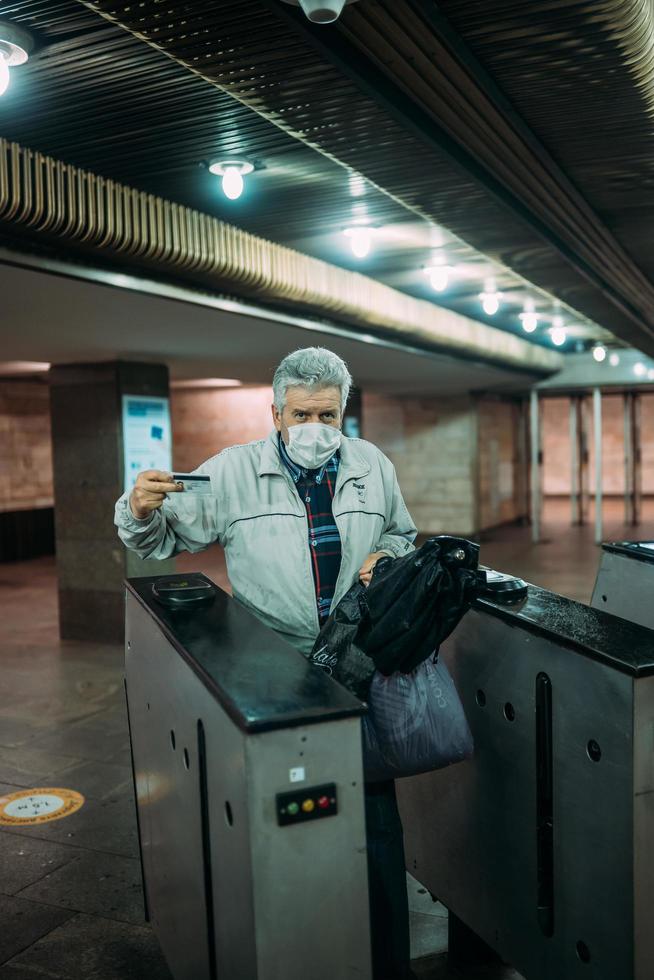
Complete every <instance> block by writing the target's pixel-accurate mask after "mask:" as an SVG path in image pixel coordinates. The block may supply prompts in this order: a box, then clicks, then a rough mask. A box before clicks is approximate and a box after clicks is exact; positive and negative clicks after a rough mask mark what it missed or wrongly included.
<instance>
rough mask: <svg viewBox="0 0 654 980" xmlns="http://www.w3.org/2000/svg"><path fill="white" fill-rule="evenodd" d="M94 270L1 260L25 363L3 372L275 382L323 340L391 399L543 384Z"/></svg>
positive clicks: (5, 350) (6, 315)
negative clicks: (304, 350)
mask: <svg viewBox="0 0 654 980" xmlns="http://www.w3.org/2000/svg"><path fill="white" fill-rule="evenodd" d="M80 274H81V273H80ZM87 274H88V278H87V279H73V278H70V276H69V275H56V274H49V273H45V272H42V271H39V270H36V269H28V268H18V267H14V266H10V265H8V264H3V263H2V262H0V295H2V297H3V320H4V323H5V324H11V327H12V329H11V331H7V332H6V333H5V335H3V343H2V360H3V362H23V364H22V365H16V364H15V363H14V364H12V365H7V364H5V370H4V371H3V363H2V362H0V377H2V376H3V374H7V375H15V374H16V373H22V374H30V375H33V374H35V373H39V372H43V371H44V370H46V369H47V366H48V362H50V363H57V364H65V363H74V362H78V363H85V362H86V363H89V362H94V361H106V360H114V359H116V358H119V359H124V360H131V361H138V360H141V361H144V362H148V363H158V364H161V363H165V364H167V365H168V366H169V368H170V372H171V377H172V378H173V379H177V380H181V379H189V378H211V377H213V378H230V379H235V380H238V381H240V382H242V383H246V384H270V383H271V381H272V375H273V372H274V370H275V367H276V366H277V364H278V363H279V361H280V360H281V359H282V358H283V357H284V356H285V355H286V354H288V353H289V352H290V351H292V350H295V349H296V348H298V347H304V346H313V345H317V346H328V347H329V348H330V349H331V350H334V351H336V353H338V354H339V355H340V356H341V357H343V358H344V359H345V360H346V362H347V364H348V366H349V368H350V371H351V372H352V374H353V376H354V379H355V382H356V384H357V385H359V386H360V387H361V388H364V389H365V390H366V391H372V392H379V393H384V394H388V395H400V394H405V395H406V394H412V395H423V394H424V395H454V394H464V393H468V392H471V391H481V390H483V391H502V392H511V391H514V392H520V391H523V390H525V389H526V388H527V387H529V386H530V385H531V384H532V383H533V382H534V381H535V380H537V378H536V377H535V376H532V375H529V374H524V373H519V372H510V371H504V370H501V369H499V368H493V367H491V366H490V365H488V364H485V363H484V364H482V363H478V362H475V361H465V360H463V359H462V358H456V357H448V356H446V355H442V354H427V353H425V351H420V350H412V349H411V348H409V347H405V346H402V345H399V344H390V343H387V344H384V343H380V342H379V341H378V340H377V339H374V340H373V338H371V337H367V336H366V335H365V334H362V333H355V332H354V331H347V330H345V329H339V328H333V327H330V326H328V325H321V324H317V323H315V322H313V321H310V320H305V319H301V318H298V317H291V316H286V315H284V314H283V313H280V312H275V313H269V312H267V311H265V310H257V309H256V308H255V307H253V306H251V305H250V306H246V305H242V306H239V304H237V303H234V302H230V301H228V300H227V301H226V300H220V299H217V298H212V297H208V296H200V295H198V294H194V293H192V292H191V291H184V290H182V289H179V288H176V287H170V288H168V289H166V288H165V287H162V286H161V285H160V284H159V283H157V284H154V283H153V284H148V283H145V282H144V280H142V279H141V278H136V277H135V278H134V279H130V278H129V277H127V276H125V275H122V274H114V273H106V274H103V275H102V276H100V277H99V278H100V279H101V280H102V281H100V282H99V281H97V279H98V276H97V275H96V274H95V273H92V272H91V271H90V270H89V271H88V273H87ZM149 289H153V290H156V293H154V292H149V291H148V290H149ZM62 311H65V314H66V315H65V316H62V315H61V313H62ZM135 324H138V330H135V329H134V325H135Z"/></svg>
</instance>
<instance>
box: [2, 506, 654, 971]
mask: <svg viewBox="0 0 654 980" xmlns="http://www.w3.org/2000/svg"><path fill="white" fill-rule="evenodd" d="M614 516H615V517H616V519H615V520H614V521H613V522H612V523H608V522H607V537H608V536H611V537H616V538H623V537H625V536H629V537H635V538H641V539H644V538H647V537H652V536H654V525H653V524H652V523H650V524H644V525H642V526H641V528H639V529H637V533H636V534H634V533H633V531H628V530H627V529H625V528H623V527H621V526H620V523H619V513H618V514H617V515H614ZM646 516H647V517H648V519H649V515H646ZM550 518H551V519H550V521H549V523H547V524H546V526H545V528H544V538H545V543H543V544H542V545H539V546H537V547H533V546H532V545H531V543H530V534H529V530H528V529H526V528H513V527H511V528H506V529H502V530H500V531H496V532H493V533H492V534H490V535H487V536H486V540H485V541H484V542H483V544H482V560H483V561H484V563H485V564H488V565H491V566H493V567H496V568H499V569H502V570H503V571H509V572H514V573H515V574H518V575H521V576H522V577H524V578H526V579H528V580H530V581H533V582H536V583H537V584H539V585H543V586H545V587H549V588H553V589H555V590H556V591H557V592H562V593H564V594H567V595H570V596H572V597H573V598H578V599H581V600H587V599H588V598H589V596H590V592H591V589H592V585H593V581H594V577H595V572H596V568H597V562H598V551H597V548H596V547H595V545H594V544H593V540H592V529H591V528H589V527H586V528H573V529H571V528H570V527H569V526H567V525H566V523H565V518H566V515H565V512H563V513H561V512H560V509H559V511H558V512H557V510H556V508H555V509H554V510H553V511H552V512H551V514H550ZM179 567H180V568H184V569H187V570H190V569H194V570H202V571H206V572H207V573H208V574H209V575H210V576H211V577H212V578H214V580H215V581H216V582H217V583H218V584H221V585H225V584H226V578H225V571H224V562H223V559H222V555H221V553H220V551H219V549H214V550H213V552H210V553H208V554H206V555H198V556H184V557H183V558H182V559H181V560H180V562H179ZM55 575H56V569H55V563H54V561H53V560H52V559H39V560H36V561H33V562H28V563H24V564H18V565H0V622H2V624H3V645H2V648H1V649H0V794H3V793H9V792H13V791H15V790H18V789H25V788H35V787H38V786H44V785H45V786H60V787H65V788H68V789H75V790H77V791H79V792H81V793H82V794H83V795H84V796H85V797H86V799H87V802H86V804H85V806H84V807H82V809H81V810H79V811H78V812H77V813H75V814H73V815H72V816H70V817H68V818H66V819H64V820H59V821H54V822H51V823H44V824H40V825H37V826H32V827H27V828H21V829H20V830H19V829H16V828H7V827H2V828H0V922H1V923H2V929H0V980H43V978H44V977H47V978H50V980H91V978H93V980H146V978H147V980H170V974H169V972H168V970H167V967H166V965H165V963H164V961H163V959H162V956H161V953H160V951H159V948H158V945H157V943H156V940H155V939H154V936H153V934H152V932H151V930H150V929H149V927H148V926H147V925H146V924H145V922H144V920H143V910H142V897H141V886H140V872H139V867H138V857H137V854H138V851H137V839H136V823H135V811H134V801H133V793H132V783H131V770H130V763H129V742H128V734H127V724H126V716H125V709H124V703H123V689H122V661H123V653H122V649H121V648H119V647H116V646H106V645H105V646H103V645H98V644H87V643H72V642H64V643H62V642H59V641H58V640H57V639H56V637H57V607H56V579H55ZM408 887H409V901H410V907H411V927H412V955H413V957H414V961H415V962H414V968H415V972H416V976H417V977H419V978H420V980H454V978H457V977H463V978H466V980H477V978H479V980H482V978H483V980H519V977H518V975H517V974H516V973H515V972H514V971H511V970H510V969H509V968H506V969H499V970H498V969H497V968H495V969H492V970H490V969H488V968H478V969H477V968H466V969H465V970H456V969H454V968H453V967H451V966H450V965H448V963H447V957H446V955H445V950H446V945H447V918H446V912H445V909H444V908H443V907H442V906H441V905H439V904H437V903H434V902H432V900H431V897H430V896H429V895H428V894H427V893H426V892H425V891H424V889H422V888H421V886H420V884H419V883H417V882H415V881H414V880H413V879H409V883H408ZM198 980H201V978H198ZM233 980H238V978H233ZM335 980H336V978H335Z"/></svg>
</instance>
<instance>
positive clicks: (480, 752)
mask: <svg viewBox="0 0 654 980" xmlns="http://www.w3.org/2000/svg"><path fill="white" fill-rule="evenodd" d="M443 655H444V658H445V660H446V661H447V662H448V664H449V666H450V668H451V669H452V673H453V675H454V677H455V680H456V682H457V687H458V689H459V693H460V695H461V698H462V700H463V703H464V707H465V709H466V714H467V716H468V720H469V722H470V726H471V729H472V732H473V736H474V740H475V756H474V758H473V759H472V760H471V761H469V762H466V763H462V764H460V765H457V766H453V767H451V768H450V769H446V770H443V771H441V772H437V773H433V774H429V775H425V776H420V777H414V778H411V779H405V780H401V781H400V782H399V783H398V799H399V803H400V810H401V813H402V818H403V823H404V829H405V847H406V854H407V867H408V869H409V871H410V872H411V873H412V874H413V875H415V877H416V878H418V880H419V881H421V882H422V883H423V884H424V885H425V887H427V888H428V889H429V890H430V891H431V892H432V893H433V894H435V895H437V896H438V897H439V898H440V899H441V901H442V902H443V903H444V904H445V905H446V906H447V907H448V908H449V909H451V911H452V912H453V913H455V914H456V915H457V916H458V917H459V918H460V919H462V920H463V921H464V922H465V923H466V925H468V926H469V927H470V928H471V929H472V930H473V931H474V932H476V933H477V934H478V935H479V936H481V937H482V939H484V940H485V941H486V943H488V944H489V945H490V946H491V947H493V948H494V949H495V950H497V951H498V952H499V953H500V954H501V955H502V957H503V958H504V959H506V960H507V961H509V962H511V963H512V964H513V965H514V966H515V967H516V968H517V969H518V970H520V971H521V972H522V973H523V974H524V975H525V976H526V977H527V978H528V980H552V978H554V977H556V980H577V978H580V980H581V978H583V977H588V976H589V975H592V976H593V977H594V978H595V980H615V978H617V977H620V980H628V978H632V977H633V976H634V961H633V935H634V933H633V922H634V911H633V874H634V867H633V741H632V713H633V686H634V679H633V678H632V677H630V676H629V675H627V674H625V673H620V672H619V671H616V670H613V669H611V668H610V667H608V666H607V665H606V664H602V663H599V662H597V661H596V660H593V659H590V658H589V657H585V656H580V655H579V654H578V653H575V652H574V651H573V650H571V649H569V648H568V647H564V646H557V645H556V644H554V643H552V642H551V641H549V640H548V639H546V638H544V637H542V636H538V635H536V634H534V633H533V632H529V631H527V630H524V629H521V628H517V627H516V626H514V625H511V624H509V623H507V622H505V621H503V620H502V619H499V618H494V617H493V616H490V615H488V614H486V613H485V612H484V611H483V610H480V609H473V610H472V611H471V612H470V613H468V615H467V616H466V617H465V619H464V620H463V621H462V623H461V624H460V626H459V627H458V628H457V630H456V632H455V633H454V635H453V636H452V637H451V638H450V640H449V641H448V643H447V644H446V647H445V648H444V650H443ZM542 674H545V675H546V676H547V678H548V679H549V682H550V684H551V719H552V722H551V729H550V732H551V738H552V751H551V757H552V759H553V771H552V777H553V797H552V801H553V802H552V817H553V841H552V846H551V849H550V854H551V862H550V865H549V867H550V868H551V871H552V873H553V879H552V880H553V888H552V890H551V895H550V901H549V903H548V902H547V901H545V900H544V899H543V894H542V893H543V889H542V887H541V889H540V891H541V896H540V901H541V902H544V903H545V905H547V904H549V905H551V906H552V907H551V909H549V911H548V908H541V909H540V910H539V878H541V879H542V880H545V879H546V877H547V876H546V872H547V862H545V864H543V858H542V854H541V857H540V858H539V850H538V840H537V824H538V800H539V795H538V794H539V792H542V787H541V786H540V784H539V781H538V780H539V766H538V762H537V695H536V691H537V679H538V677H539V675H542ZM594 745H597V747H598V749H599V758H598V761H593V758H592V757H591V756H596V755H597V752H596V750H595V748H594ZM589 753H590V754H589ZM541 885H542V881H541ZM545 891H547V889H545ZM548 921H549V925H550V928H549V929H548ZM547 931H551V933H552V934H551V935H546V934H545V933H546V932H547ZM646 942H648V943H649V942H650V939H649V937H646ZM589 967H590V969H589ZM639 980H640V978H639ZM642 980H645V975H644V974H643V975H642Z"/></svg>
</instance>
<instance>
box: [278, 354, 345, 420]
mask: <svg viewBox="0 0 654 980" xmlns="http://www.w3.org/2000/svg"><path fill="white" fill-rule="evenodd" d="M351 385H352V377H351V375H350V372H349V371H348V369H347V364H346V363H345V361H343V360H342V359H341V358H340V357H339V356H338V354H334V352H333V351H331V350H327V349H326V348H325V347H303V348H301V349H300V350H295V351H293V353H292V354H287V356H286V357H285V358H284V360H283V361H282V362H281V364H280V365H279V367H278V368H277V370H276V371H275V376H274V378H273V395H274V400H275V408H276V409H277V411H278V412H281V411H283V409H284V405H285V404H286V391H287V389H288V388H296V387H302V388H309V389H312V390H314V391H315V390H318V389H320V388H340V389H341V411H344V410H345V405H346V404H347V398H348V395H349V393H350V387H351Z"/></svg>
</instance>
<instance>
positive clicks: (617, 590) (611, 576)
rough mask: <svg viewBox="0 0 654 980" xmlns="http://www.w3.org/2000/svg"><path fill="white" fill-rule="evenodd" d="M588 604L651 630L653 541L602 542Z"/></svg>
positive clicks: (653, 614)
mask: <svg viewBox="0 0 654 980" xmlns="http://www.w3.org/2000/svg"><path fill="white" fill-rule="evenodd" d="M591 606H593V608H594V609H604V610H605V611H606V612H609V613H611V614H612V615H613V616H621V617H622V618H623V619H628V620H630V622H632V623H640V625H641V626H648V627H649V628H650V629H654V542H652V541H615V542H607V543H606V544H603V545H602V558H601V561H600V566H599V569H598V571H597V578H596V580H595V588H594V589H593V598H592V599H591Z"/></svg>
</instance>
